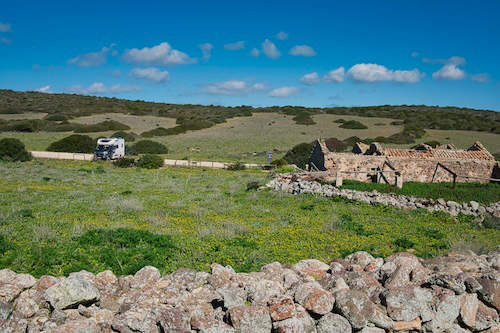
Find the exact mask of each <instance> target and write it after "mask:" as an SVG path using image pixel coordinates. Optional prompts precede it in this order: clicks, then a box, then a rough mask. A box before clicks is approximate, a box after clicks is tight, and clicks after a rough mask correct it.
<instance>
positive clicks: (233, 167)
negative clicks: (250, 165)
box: [227, 162, 246, 171]
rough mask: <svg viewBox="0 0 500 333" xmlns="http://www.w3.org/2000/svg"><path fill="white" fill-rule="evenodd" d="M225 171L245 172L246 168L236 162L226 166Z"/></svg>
mask: <svg viewBox="0 0 500 333" xmlns="http://www.w3.org/2000/svg"><path fill="white" fill-rule="evenodd" d="M227 169H228V170H231V171H236V170H245V169H246V166H245V164H243V163H241V162H236V163H233V164H229V165H228V166H227Z"/></svg>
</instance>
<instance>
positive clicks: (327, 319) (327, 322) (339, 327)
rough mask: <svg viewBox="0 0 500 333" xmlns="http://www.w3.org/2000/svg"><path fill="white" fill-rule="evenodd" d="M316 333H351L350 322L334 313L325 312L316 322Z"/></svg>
mask: <svg viewBox="0 0 500 333" xmlns="http://www.w3.org/2000/svg"><path fill="white" fill-rule="evenodd" d="M316 331H317V332H318V333H352V328H351V324H349V321H348V320H347V319H345V318H344V317H342V316H340V315H338V314H336V313H327V314H326V315H324V316H323V317H321V318H320V319H319V320H318V322H317V324H316Z"/></svg>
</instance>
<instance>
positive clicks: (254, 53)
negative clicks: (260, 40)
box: [250, 47, 260, 58]
mask: <svg viewBox="0 0 500 333" xmlns="http://www.w3.org/2000/svg"><path fill="white" fill-rule="evenodd" d="M250 55H251V56H252V57H255V58H257V57H258V56H259V55H260V51H259V50H257V49H256V48H255V47H254V48H253V49H252V51H250Z"/></svg>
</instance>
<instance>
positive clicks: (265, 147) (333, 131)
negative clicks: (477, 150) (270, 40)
mask: <svg viewBox="0 0 500 333" xmlns="http://www.w3.org/2000/svg"><path fill="white" fill-rule="evenodd" d="M30 114H31V113H25V114H24V115H30ZM35 115H43V114H35ZM12 116H17V117H19V116H23V115H9V114H7V115H0V118H3V117H12ZM109 119H112V120H116V121H119V122H121V123H123V124H126V125H128V126H130V127H131V129H130V130H129V131H128V132H134V133H137V134H140V133H142V132H144V131H147V130H150V129H153V128H155V127H158V126H160V127H165V128H170V127H173V126H175V119H173V118H166V117H158V116H151V115H143V116H136V115H126V114H121V113H104V114H96V115H92V116H87V117H78V118H75V119H74V120H73V121H74V122H80V123H84V124H95V123H97V122H100V121H104V120H109ZM312 119H313V120H314V121H315V122H316V124H314V125H299V124H297V123H296V122H295V121H293V116H291V115H284V114H279V113H274V112H269V113H254V114H253V115H252V116H250V117H235V118H231V119H227V121H226V122H225V123H221V124H217V125H215V126H213V127H210V128H206V129H201V130H196V131H188V132H187V133H183V134H178V135H171V136H163V137H154V138H151V139H152V140H156V141H159V142H161V143H164V144H166V145H167V146H168V148H169V154H168V158H172V159H184V158H188V159H192V160H212V161H244V162H256V163H264V162H265V161H266V156H267V154H266V152H267V151H275V154H274V156H275V158H279V157H281V156H283V155H284V153H285V152H286V151H287V150H289V149H290V148H292V147H293V146H294V145H296V144H299V143H302V142H312V141H313V140H315V139H317V138H320V137H322V138H328V137H336V138H338V139H341V140H342V139H346V138H348V137H351V136H358V137H360V138H374V137H377V136H390V135H392V134H395V133H398V132H400V131H401V130H402V129H403V126H401V125H391V122H393V121H394V119H389V118H374V117H360V116H349V115H333V114H317V115H313V116H312ZM338 119H344V120H357V121H359V122H361V123H362V124H364V125H366V126H367V127H368V129H344V128H340V127H339V126H340V125H342V124H341V123H336V122H335V121H336V120H338ZM426 131H427V134H426V135H425V136H424V137H423V138H421V139H419V140H418V142H424V141H431V140H437V141H439V142H441V143H448V142H451V143H453V144H454V145H456V146H457V147H458V148H467V147H469V146H470V145H471V144H472V143H473V142H474V141H476V140H479V141H481V142H482V143H483V144H484V145H485V146H486V148H487V149H489V150H490V152H492V153H496V152H500V135H498V134H494V133H489V132H474V131H457V130H426ZM113 132H114V131H112V132H102V133H88V135H90V136H92V137H103V136H109V135H111V134H112V133H113ZM70 134H72V133H60V132H59V133H56V132H51V133H48V132H38V133H19V132H3V133H0V138H2V137H15V138H18V139H20V140H21V141H23V142H24V143H25V145H26V147H27V148H28V149H29V150H46V149H47V147H48V146H49V144H50V143H51V142H54V141H57V140H59V139H61V138H63V137H65V136H68V135H70ZM412 145H413V144H410V145H402V146H401V147H409V146H412Z"/></svg>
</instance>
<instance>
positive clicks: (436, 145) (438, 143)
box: [424, 140, 441, 148]
mask: <svg viewBox="0 0 500 333" xmlns="http://www.w3.org/2000/svg"><path fill="white" fill-rule="evenodd" d="M424 143H425V144H426V145H429V146H431V147H432V148H436V147H439V146H441V143H440V142H439V141H436V140H432V141H426V142H424Z"/></svg>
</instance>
